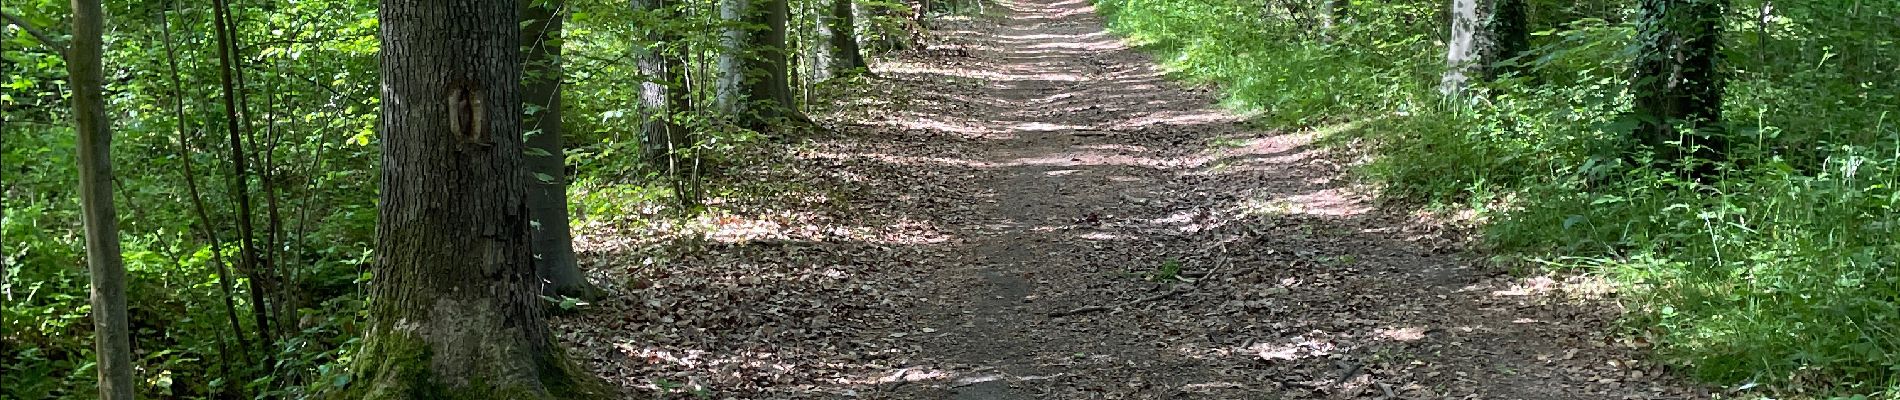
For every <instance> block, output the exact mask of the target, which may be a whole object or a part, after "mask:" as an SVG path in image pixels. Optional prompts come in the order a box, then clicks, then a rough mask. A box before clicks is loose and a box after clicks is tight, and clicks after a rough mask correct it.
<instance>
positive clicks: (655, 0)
mask: <svg viewBox="0 0 1900 400" xmlns="http://www.w3.org/2000/svg"><path fill="white" fill-rule="evenodd" d="M633 8H634V10H635V11H636V12H640V13H649V14H652V15H653V16H655V17H656V18H654V19H653V20H658V21H667V20H672V19H674V18H677V15H676V14H675V13H674V11H673V5H672V4H671V2H670V1H667V0H634V1H633ZM647 31H648V32H650V33H649V36H648V37H646V38H644V39H645V40H646V41H647V42H650V43H653V45H652V46H650V47H645V48H643V50H642V51H641V52H640V57H639V64H640V75H641V76H644V77H646V80H645V81H643V82H640V107H641V109H643V110H646V112H647V114H648V115H647V118H646V121H645V122H644V123H642V124H641V125H640V137H641V140H642V142H641V143H642V146H641V147H642V148H643V149H645V156H646V160H647V164H648V165H651V166H652V167H653V168H654V169H655V170H659V171H664V172H666V174H667V176H669V177H670V179H673V180H676V181H677V180H679V179H680V176H679V174H680V172H681V171H680V167H681V164H680V163H679V156H680V155H679V154H677V153H678V150H679V149H680V148H681V147H683V146H691V145H692V138H691V137H690V136H691V132H690V131H688V130H687V129H686V127H684V126H680V124H679V123H678V121H677V120H676V119H675V115H674V114H675V113H679V112H684V111H687V110H688V109H689V108H690V107H692V106H691V104H690V101H691V100H690V99H689V96H691V94H690V93H687V91H686V90H685V87H684V85H685V83H686V82H685V80H684V76H683V74H682V72H684V71H683V69H684V68H682V66H681V63H680V60H679V59H678V58H677V57H676V55H674V54H672V53H671V52H669V51H667V50H666V48H667V47H671V46H673V45H674V44H675V43H676V42H678V41H679V39H680V38H679V35H678V34H676V33H674V32H673V31H671V30H664V29H649V30H647Z"/></svg>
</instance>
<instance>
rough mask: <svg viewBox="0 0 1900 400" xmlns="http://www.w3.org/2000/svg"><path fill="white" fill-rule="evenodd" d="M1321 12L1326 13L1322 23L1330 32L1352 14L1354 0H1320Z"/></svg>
mask: <svg viewBox="0 0 1900 400" xmlns="http://www.w3.org/2000/svg"><path fill="white" fill-rule="evenodd" d="M1320 12H1322V13H1325V14H1326V15H1325V16H1324V18H1325V19H1324V20H1322V22H1321V23H1320V25H1321V27H1322V28H1325V29H1326V30H1327V31H1328V32H1330V31H1332V30H1333V27H1335V26H1339V24H1341V23H1344V22H1346V16H1347V15H1351V14H1352V0H1320Z"/></svg>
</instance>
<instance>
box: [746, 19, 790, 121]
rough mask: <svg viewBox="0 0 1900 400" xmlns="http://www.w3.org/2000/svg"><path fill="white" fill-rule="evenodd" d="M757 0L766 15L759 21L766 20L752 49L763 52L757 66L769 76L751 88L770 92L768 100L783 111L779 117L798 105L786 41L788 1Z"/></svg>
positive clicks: (754, 90) (761, 91)
mask: <svg viewBox="0 0 1900 400" xmlns="http://www.w3.org/2000/svg"><path fill="white" fill-rule="evenodd" d="M758 1H760V2H762V4H761V5H763V6H764V12H765V18H764V20H763V21H762V22H764V23H765V26H766V30H765V31H764V32H763V35H760V36H755V37H754V39H755V41H754V42H753V43H752V48H753V49H756V50H758V51H760V52H762V54H761V55H760V58H761V59H762V60H763V62H762V63H761V64H760V67H761V68H763V69H764V70H765V76H766V77H768V78H769V79H767V80H763V81H757V82H755V83H753V85H755V86H754V88H753V89H752V90H753V92H754V93H766V94H769V96H765V98H768V99H771V101H772V103H774V105H776V106H777V107H778V108H779V109H780V112H781V113H782V114H783V115H781V116H789V115H791V113H792V112H793V111H792V110H796V108H795V107H796V106H797V105H796V104H795V103H793V100H792V85H791V82H792V78H791V75H792V69H791V61H790V55H791V51H790V50H791V49H790V48H789V46H787V43H786V41H785V39H786V37H788V36H790V33H791V31H790V27H789V26H787V24H789V23H790V22H791V18H792V15H791V14H792V10H791V1H790V0H758Z"/></svg>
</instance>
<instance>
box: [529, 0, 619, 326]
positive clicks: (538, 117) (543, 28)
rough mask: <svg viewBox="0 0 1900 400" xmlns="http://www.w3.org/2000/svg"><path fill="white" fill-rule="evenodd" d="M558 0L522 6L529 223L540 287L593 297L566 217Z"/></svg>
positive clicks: (562, 16) (596, 294)
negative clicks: (526, 52) (532, 219)
mask: <svg viewBox="0 0 1900 400" xmlns="http://www.w3.org/2000/svg"><path fill="white" fill-rule="evenodd" d="M561 3H562V2H561V1H560V0H554V1H550V2H542V1H533V2H528V3H524V4H529V5H528V6H527V7H526V9H524V10H522V14H521V17H522V18H523V19H524V21H523V22H524V23H525V24H523V25H521V40H522V41H523V42H524V44H525V45H527V47H528V54H527V60H526V64H525V65H524V66H523V67H522V68H523V70H524V72H523V76H522V85H521V93H522V94H521V95H522V103H524V104H526V105H527V108H528V110H530V111H529V112H527V113H526V114H525V115H524V116H523V117H522V123H521V125H522V126H525V127H527V134H525V135H523V137H525V138H526V139H525V140H526V141H527V145H528V148H529V149H530V150H529V151H528V153H527V154H526V157H527V165H528V175H529V179H528V214H529V215H531V216H533V218H534V223H533V224H530V228H532V229H533V230H534V265H535V271H536V272H538V273H540V274H541V280H542V281H543V282H542V283H543V285H545V286H543V288H542V293H546V294H549V295H558V296H569V297H577V298H582V299H588V300H592V299H595V298H597V297H599V295H600V291H599V290H598V289H595V288H594V285H593V284H592V283H588V282H587V275H586V274H584V273H582V272H581V269H580V263H579V262H578V261H576V260H575V258H574V237H573V236H571V234H570V233H569V229H570V228H569V227H568V218H567V157H566V156H565V153H563V152H562V151H563V150H564V149H563V148H562V143H561V140H562V136H564V135H565V133H563V132H561V25H562V20H563V19H566V14H565V13H561V12H560V9H561V5H562V4H561Z"/></svg>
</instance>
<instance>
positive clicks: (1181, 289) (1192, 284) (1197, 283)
mask: <svg viewBox="0 0 1900 400" xmlns="http://www.w3.org/2000/svg"><path fill="white" fill-rule="evenodd" d="M1214 247H1216V248H1218V249H1219V250H1222V251H1224V250H1226V249H1227V244H1226V243H1221V244H1220V245H1217V246H1214ZM1217 254H1218V253H1217ZM1227 264H1229V260H1228V259H1227V258H1226V257H1221V262H1220V263H1217V264H1214V268H1209V269H1208V270H1207V274H1206V275H1202V276H1201V278H1200V279H1195V280H1193V281H1189V282H1188V283H1187V284H1186V285H1178V286H1175V287H1174V289H1173V290H1169V291H1167V292H1165V293H1161V294H1157V295H1153V296H1148V297H1143V298H1140V299H1135V300H1131V301H1125V302H1121V303H1118V304H1115V305H1112V306H1086V307H1081V308H1076V309H1073V310H1069V311H1057V312H1052V313H1049V317H1051V318H1060V317H1067V316H1071V315H1078V314H1087V313H1092V312H1097V311H1108V310H1113V309H1117V308H1122V307H1128V306H1132V305H1136V304H1141V303H1147V302H1151V301H1156V300H1161V299H1166V298H1169V297H1174V296H1178V295H1180V294H1182V293H1187V292H1191V291H1194V289H1197V288H1200V287H1201V282H1207V281H1208V280H1209V279H1213V278H1214V276H1215V274H1218V273H1220V270H1221V267H1225V266H1227Z"/></svg>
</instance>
